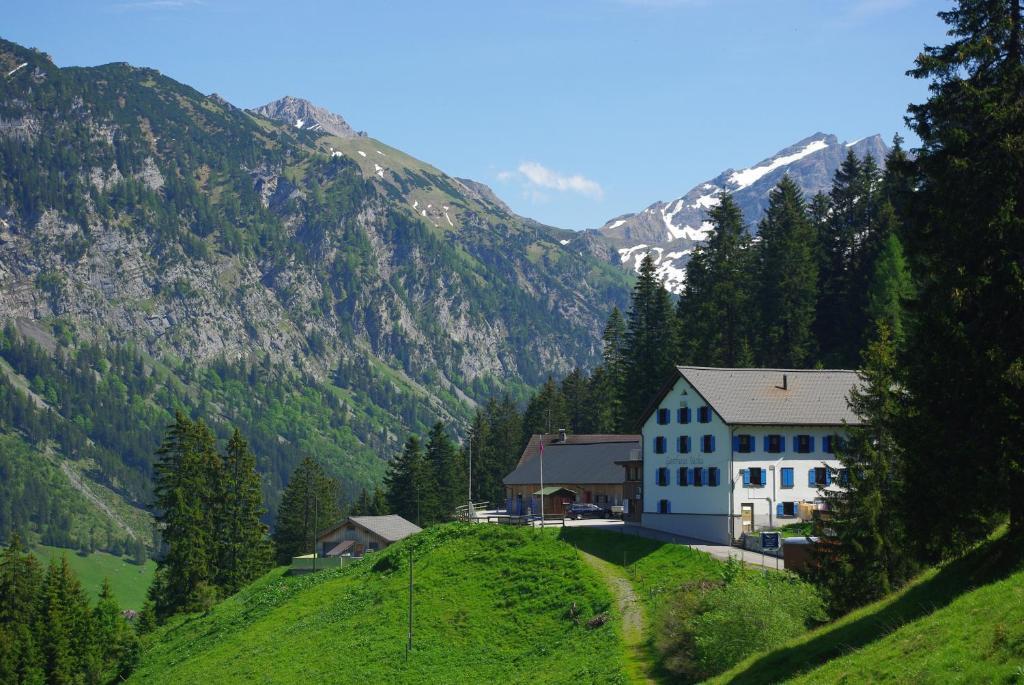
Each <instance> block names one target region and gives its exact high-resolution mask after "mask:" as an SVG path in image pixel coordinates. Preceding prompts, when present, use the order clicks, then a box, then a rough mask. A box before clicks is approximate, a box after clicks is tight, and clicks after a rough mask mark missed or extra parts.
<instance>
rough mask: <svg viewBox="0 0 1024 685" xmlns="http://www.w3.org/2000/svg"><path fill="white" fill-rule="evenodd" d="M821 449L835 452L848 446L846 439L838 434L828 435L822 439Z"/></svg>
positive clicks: (831, 452)
mask: <svg viewBox="0 0 1024 685" xmlns="http://www.w3.org/2000/svg"><path fill="white" fill-rule="evenodd" d="M821 443H822V444H821V449H822V450H823V451H824V452H826V453H828V454H835V453H836V449H837V448H838V449H843V448H844V447H846V440H844V439H843V438H842V437H840V436H838V435H826V436H825V437H824V438H822V439H821Z"/></svg>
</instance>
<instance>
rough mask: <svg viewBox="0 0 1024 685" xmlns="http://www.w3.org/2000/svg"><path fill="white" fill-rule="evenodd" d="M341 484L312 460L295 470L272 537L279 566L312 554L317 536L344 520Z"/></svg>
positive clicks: (308, 458)
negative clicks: (298, 557) (294, 558)
mask: <svg viewBox="0 0 1024 685" xmlns="http://www.w3.org/2000/svg"><path fill="white" fill-rule="evenodd" d="M339 491H340V488H339V485H338V481H336V480H334V479H333V478H331V477H330V476H328V475H327V473H326V472H324V470H323V467H322V466H320V464H319V463H318V462H317V461H316V460H315V459H313V458H312V457H305V458H303V460H302V461H301V462H299V465H298V466H296V467H295V470H294V471H293V472H292V475H291V478H289V479H288V485H287V487H285V489H284V493H282V495H281V506H280V507H278V510H277V521H276V523H275V525H274V532H273V534H272V535H271V537H272V539H273V541H274V550H275V554H276V556H277V563H278V564H282V565H283V564H288V563H290V562H291V560H292V557H297V556H300V555H302V554H309V553H310V552H312V551H313V549H314V545H315V544H316V536H317V535H318V534H319V533H320V532H322V531H323V530H325V529H326V528H327V527H329V526H331V525H334V524H335V523H337V522H338V520H339V519H340V518H341V509H340V507H339V500H340V492H339Z"/></svg>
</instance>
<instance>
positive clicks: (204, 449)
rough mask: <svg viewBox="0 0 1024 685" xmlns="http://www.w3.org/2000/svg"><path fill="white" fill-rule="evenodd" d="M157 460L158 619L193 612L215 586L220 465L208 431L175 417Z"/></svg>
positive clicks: (154, 590) (155, 591) (155, 592)
mask: <svg viewBox="0 0 1024 685" xmlns="http://www.w3.org/2000/svg"><path fill="white" fill-rule="evenodd" d="M157 456H158V461H157V463H156V465H155V467H154V471H155V483H154V487H153V492H154V495H155V508H156V510H157V515H156V520H157V523H158V525H159V526H160V535H161V538H162V539H163V544H164V554H163V556H162V558H161V559H160V560H159V561H158V564H159V567H158V569H157V578H156V580H155V582H154V585H153V587H152V588H151V594H152V595H153V600H154V601H155V603H156V610H157V616H158V617H159V618H161V619H162V618H166V617H167V616H170V615H171V614H173V613H176V612H178V611H192V610H195V609H196V608H197V603H196V602H197V600H198V598H199V595H200V594H202V593H205V592H206V590H205V588H206V587H209V586H213V585H215V574H216V568H215V566H216V563H217V546H216V521H217V520H218V511H219V509H220V507H221V506H222V502H221V501H220V499H219V494H220V492H219V488H220V486H221V483H222V480H223V479H222V474H223V465H222V464H221V459H220V455H219V454H217V450H216V446H215V444H214V437H213V434H212V433H211V432H210V429H209V428H207V427H206V424H204V423H203V422H202V421H196V422H192V421H191V420H189V419H188V417H186V416H185V415H184V414H183V413H182V412H180V411H179V412H177V413H176V415H175V421H174V423H173V424H172V425H171V426H169V427H168V429H167V433H166V435H165V437H164V442H163V444H161V446H160V449H159V450H157Z"/></svg>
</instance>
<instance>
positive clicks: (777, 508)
mask: <svg viewBox="0 0 1024 685" xmlns="http://www.w3.org/2000/svg"><path fill="white" fill-rule="evenodd" d="M782 512H783V509H782V502H779V503H778V504H776V505H775V515H776V516H782V515H783V513H782Z"/></svg>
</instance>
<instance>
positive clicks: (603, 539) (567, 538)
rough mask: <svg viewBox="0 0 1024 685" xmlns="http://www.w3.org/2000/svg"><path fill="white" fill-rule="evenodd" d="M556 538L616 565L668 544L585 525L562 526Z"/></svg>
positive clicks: (633, 560)
mask: <svg viewBox="0 0 1024 685" xmlns="http://www.w3.org/2000/svg"><path fill="white" fill-rule="evenodd" d="M558 539H559V540H561V541H562V542H565V543H568V544H570V545H574V546H576V547H577V548H579V549H581V550H583V551H584V552H588V553H589V554H593V555H594V556H595V557H598V558H599V559H604V560H605V561H607V562H608V563H610V564H615V565H616V566H628V565H629V564H633V563H636V562H637V561H638V560H639V559H642V558H644V557H646V556H647V555H648V554H653V553H654V552H657V551H658V550H659V549H661V548H662V547H664V546H665V545H667V544H670V543H667V542H661V541H658V540H650V539H648V538H644V537H639V536H637V535H628V534H626V533H623V532H619V531H616V532H612V531H610V530H601V529H600V528H587V527H585V526H583V527H570V528H562V529H561V531H559V533H558Z"/></svg>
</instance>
